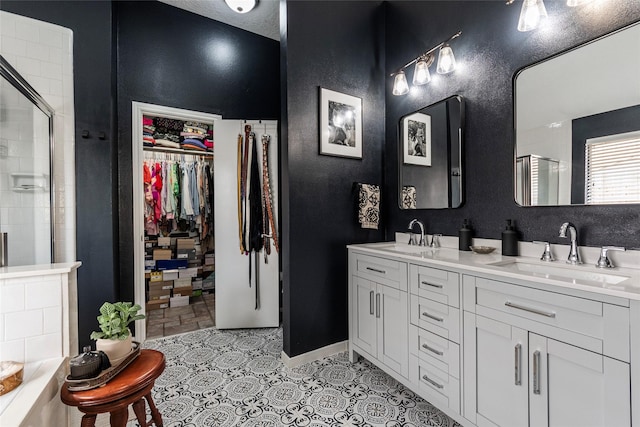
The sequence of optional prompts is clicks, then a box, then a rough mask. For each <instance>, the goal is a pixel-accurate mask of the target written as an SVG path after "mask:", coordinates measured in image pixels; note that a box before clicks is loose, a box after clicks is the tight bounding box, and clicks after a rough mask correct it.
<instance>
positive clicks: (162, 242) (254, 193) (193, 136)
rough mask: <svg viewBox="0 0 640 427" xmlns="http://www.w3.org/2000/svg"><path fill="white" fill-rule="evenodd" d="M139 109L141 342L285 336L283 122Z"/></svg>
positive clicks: (135, 136) (135, 120) (136, 194)
mask: <svg viewBox="0 0 640 427" xmlns="http://www.w3.org/2000/svg"><path fill="white" fill-rule="evenodd" d="M132 107H133V108H132V111H133V115H132V124H133V126H132V141H133V150H132V152H133V153H132V154H133V156H132V158H133V169H134V170H133V172H134V178H138V179H137V180H135V182H134V185H133V188H134V191H133V201H134V203H133V205H134V233H135V236H136V237H138V236H139V238H140V242H139V244H136V245H135V248H134V257H135V285H134V290H135V300H136V302H137V303H139V304H140V305H141V306H143V307H144V311H145V314H146V319H145V320H143V321H138V322H137V324H136V331H137V332H136V335H137V337H138V338H140V339H144V338H157V337H162V336H169V335H175V334H179V333H184V332H190V331H194V330H197V329H202V328H208V327H213V326H216V327H218V328H224V329H229V328H251V327H273V326H278V324H279V308H280V307H279V289H280V285H279V280H280V277H279V276H280V275H279V258H278V252H279V247H278V227H277V212H278V205H277V177H278V174H277V172H278V170H277V150H278V148H277V146H278V145H277V122H276V121H261V120H257V121H255V120H254V121H248V120H223V119H222V117H220V116H217V115H212V114H207V113H201V112H196V111H188V110H182V109H175V108H169V107H164V106H158V105H152V104H143V103H137V102H134V103H133V106H132Z"/></svg>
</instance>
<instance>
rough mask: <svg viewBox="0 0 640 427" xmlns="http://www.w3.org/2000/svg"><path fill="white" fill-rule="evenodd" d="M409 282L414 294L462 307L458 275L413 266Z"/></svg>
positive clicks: (411, 266)
mask: <svg viewBox="0 0 640 427" xmlns="http://www.w3.org/2000/svg"><path fill="white" fill-rule="evenodd" d="M409 281H410V283H411V285H410V286H411V293H412V294H415V295H420V296H421V297H424V298H429V299H432V300H434V301H438V302H440V303H442V304H446V305H450V306H452V307H458V308H459V307H460V284H459V275H458V273H452V272H450V271H445V270H439V269H437V268H431V267H423V266H419V265H413V264H412V265H410V266H409Z"/></svg>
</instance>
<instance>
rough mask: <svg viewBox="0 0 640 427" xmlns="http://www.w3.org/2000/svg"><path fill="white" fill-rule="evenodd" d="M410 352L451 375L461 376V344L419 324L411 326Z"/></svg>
mask: <svg viewBox="0 0 640 427" xmlns="http://www.w3.org/2000/svg"><path fill="white" fill-rule="evenodd" d="M409 352H410V353H411V354H412V355H414V356H417V357H418V358H419V359H421V360H424V361H425V362H428V363H430V364H431V365H434V366H435V367H437V368H438V369H440V370H442V371H444V372H446V373H448V374H449V375H451V376H453V377H455V378H458V379H459V378H460V346H459V345H458V344H456V343H454V342H453V341H449V340H448V339H445V338H442V337H441V336H438V335H436V334H434V333H432V332H429V331H425V330H424V329H421V328H418V327H417V326H413V325H410V326H409Z"/></svg>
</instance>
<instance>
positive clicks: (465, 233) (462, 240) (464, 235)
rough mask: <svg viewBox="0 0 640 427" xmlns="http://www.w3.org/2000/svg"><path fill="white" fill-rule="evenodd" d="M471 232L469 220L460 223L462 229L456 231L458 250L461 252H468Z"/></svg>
mask: <svg viewBox="0 0 640 427" xmlns="http://www.w3.org/2000/svg"><path fill="white" fill-rule="evenodd" d="M472 237H473V230H472V229H471V225H470V224H469V220H468V219H465V220H464V221H463V222H462V228H461V229H460V230H459V231H458V249H460V250H461V251H470V250H471V248H469V246H471V245H472V240H471V239H472Z"/></svg>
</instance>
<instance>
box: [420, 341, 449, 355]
mask: <svg viewBox="0 0 640 427" xmlns="http://www.w3.org/2000/svg"><path fill="white" fill-rule="evenodd" d="M422 348H424V349H425V350H429V351H430V352H431V353H435V354H437V355H438V356H442V355H443V354H444V352H442V351H440V350H436V349H435V348H433V347H429V346H428V345H426V344H422Z"/></svg>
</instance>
